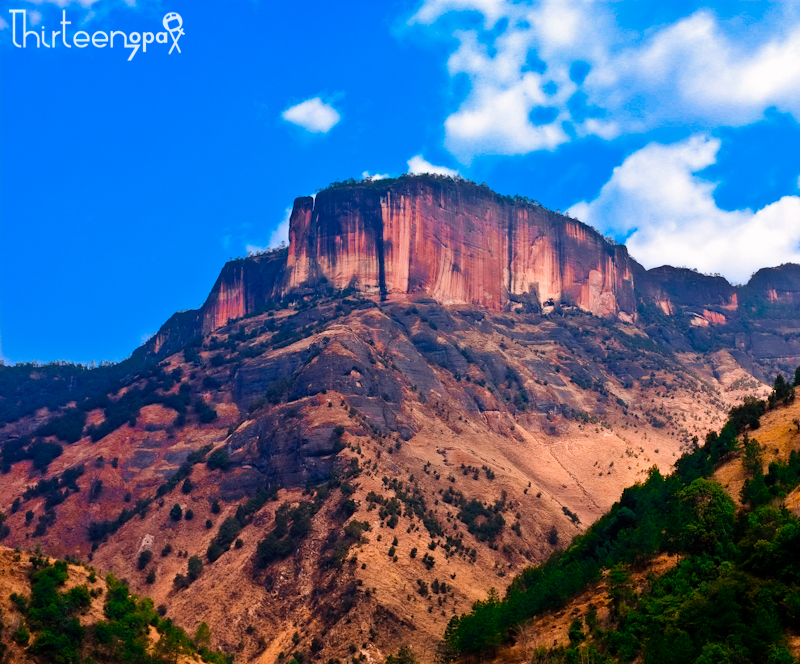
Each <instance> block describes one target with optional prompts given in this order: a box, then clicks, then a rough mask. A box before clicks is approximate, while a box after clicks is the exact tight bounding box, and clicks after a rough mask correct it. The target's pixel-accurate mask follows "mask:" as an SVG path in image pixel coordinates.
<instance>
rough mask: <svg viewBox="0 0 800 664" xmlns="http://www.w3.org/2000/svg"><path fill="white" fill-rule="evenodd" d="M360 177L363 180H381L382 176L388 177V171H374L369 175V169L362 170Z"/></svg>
mask: <svg viewBox="0 0 800 664" xmlns="http://www.w3.org/2000/svg"><path fill="white" fill-rule="evenodd" d="M361 177H362V178H364V179H365V180H383V179H384V178H388V177H389V174H388V173H375V175H370V174H369V171H364V172H363V173H362V174H361Z"/></svg>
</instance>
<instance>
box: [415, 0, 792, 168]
mask: <svg viewBox="0 0 800 664" xmlns="http://www.w3.org/2000/svg"><path fill="white" fill-rule="evenodd" d="M621 4H622V3H598V2H592V1H591V0H540V1H538V2H531V1H528V2H520V3H512V2H506V1H504V0H426V1H425V2H424V3H423V5H422V7H421V8H420V9H419V11H418V12H417V13H416V14H415V15H414V16H413V17H412V18H411V20H410V21H409V22H410V23H417V24H423V25H431V24H433V23H435V22H436V21H437V20H438V19H439V18H440V17H441V16H443V15H444V14H446V13H450V12H452V13H454V18H453V20H455V21H456V22H458V21H459V20H460V16H461V13H463V14H464V25H467V24H469V25H472V23H467V21H468V20H469V17H468V13H469V12H479V13H481V14H482V15H483V16H484V19H485V20H484V25H485V28H487V29H493V31H492V32H487V31H486V30H474V29H473V30H463V29H462V30H455V31H454V33H453V36H454V37H456V39H457V40H458V42H459V46H458V48H457V49H456V50H455V51H454V52H453V53H452V54H451V55H450V58H449V60H448V70H449V72H450V74H451V76H453V77H458V76H466V77H467V78H468V79H469V82H470V86H469V91H468V93H467V95H466V97H465V99H464V100H463V101H462V103H461V105H460V107H459V108H458V109H457V110H456V111H455V112H454V113H453V114H451V115H450V116H449V117H448V118H447V120H446V121H445V143H446V145H447V147H448V149H450V151H451V152H453V154H455V155H456V156H458V157H459V159H461V160H462V161H463V162H465V163H468V162H469V161H470V160H471V159H472V158H473V157H474V156H476V155H479V154H504V155H513V154H524V153H527V152H531V151H534V150H552V149H554V148H556V147H558V146H559V145H560V144H562V143H565V142H567V141H569V140H571V136H588V135H597V136H600V137H601V138H604V139H611V138H614V137H616V136H618V135H620V134H621V133H624V132H640V131H646V130H648V129H651V128H653V127H657V126H662V125H664V124H684V125H691V126H704V127H716V126H723V125H724V126H741V125H743V124H749V123H751V122H754V121H757V120H758V119H760V118H761V117H762V116H763V113H764V111H765V109H767V108H770V107H772V106H775V107H777V108H778V109H779V110H781V111H784V112H788V113H791V114H792V115H794V117H795V118H796V119H798V120H800V95H798V94H797V90H798V89H800V13H798V12H797V11H796V10H795V8H793V6H792V3H776V4H775V5H773V6H772V11H770V12H767V14H766V17H765V18H763V19H761V20H760V21H759V22H757V23H755V24H750V25H747V27H746V28H742V27H741V26H740V27H739V31H738V32H736V30H733V29H727V28H726V26H723V24H721V22H720V21H719V20H718V19H717V18H716V16H715V15H713V14H712V13H711V12H709V11H707V10H700V11H697V12H695V13H694V14H692V15H690V16H688V17H685V18H682V19H680V20H678V21H675V22H674V23H672V24H667V25H664V26H652V27H651V28H649V29H647V30H645V31H644V32H643V33H642V34H635V33H633V32H631V31H626V30H623V29H622V28H621V27H620V26H619V25H618V24H617V21H616V15H615V12H617V11H620V9H619V7H620V5H621ZM501 19H505V20H506V21H507V23H506V24H501V23H500V20H501ZM726 25H727V24H726ZM730 25H733V24H732V23H731V24H730ZM737 25H738V24H737ZM498 26H499V27H498ZM726 29H727V31H726ZM537 62H539V63H540V64H535V63H537ZM573 66H578V67H584V68H585V71H584V72H583V76H575V77H574V78H575V80H573V77H571V76H570V69H571V67H573ZM575 93H580V94H579V97H574V96H573V95H575ZM581 100H583V103H579V102H581Z"/></svg>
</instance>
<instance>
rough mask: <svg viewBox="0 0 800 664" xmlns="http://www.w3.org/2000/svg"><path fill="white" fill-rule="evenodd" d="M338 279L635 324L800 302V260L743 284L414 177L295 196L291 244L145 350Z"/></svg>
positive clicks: (551, 217)
mask: <svg viewBox="0 0 800 664" xmlns="http://www.w3.org/2000/svg"><path fill="white" fill-rule="evenodd" d="M331 287H332V288H334V289H338V290H341V289H346V288H350V287H353V288H355V289H357V290H358V291H360V292H361V293H362V294H364V295H367V296H369V297H373V298H374V299H376V300H377V299H383V300H389V301H398V300H400V301H402V300H420V299H425V298H427V299H430V300H432V301H435V302H437V303H439V304H442V305H456V306H466V307H474V308H484V309H488V310H494V311H503V310H506V311H508V310H511V309H514V310H517V309H520V308H521V309H522V310H523V311H526V312H531V313H538V312H542V311H543V312H545V313H547V312H549V311H551V310H552V308H553V307H555V306H557V305H563V306H574V307H578V308H580V309H583V310H585V311H588V312H591V313H593V314H595V315H598V316H607V317H614V316H616V317H619V318H620V319H622V320H625V321H627V322H633V321H635V320H637V317H638V313H637V312H638V310H639V305H640V304H644V305H645V311H650V312H657V313H658V315H659V316H660V315H662V314H663V315H666V316H667V317H671V318H673V319H675V320H678V319H680V318H681V317H686V319H687V321H688V323H689V324H690V325H691V326H692V327H694V328H695V329H699V328H703V327H709V326H711V327H719V326H726V325H728V326H729V325H730V324H731V321H732V320H733V321H736V320H738V319H739V318H740V317H741V315H746V316H749V317H751V318H752V317H753V316H757V317H760V318H766V317H769V316H770V315H772V313H770V312H774V311H775V310H776V309H780V310H781V316H782V317H783V318H785V316H786V311H800V266H797V265H783V266H780V267H777V268H767V269H764V270H760V271H759V272H758V273H756V274H755V275H754V276H753V278H752V279H751V281H750V283H748V284H747V285H746V286H743V287H737V286H733V285H732V284H730V283H729V282H728V281H726V280H725V279H724V278H723V277H720V276H708V275H704V274H699V273H697V272H694V271H693V270H688V269H686V268H674V267H670V266H663V267H659V268H655V269H652V270H645V269H644V268H643V267H642V266H641V265H639V264H638V263H637V262H636V261H635V260H633V259H632V258H631V257H629V256H628V253H627V250H626V248H625V247H624V246H616V245H614V244H612V243H609V242H608V241H606V239H605V238H604V237H603V236H602V235H600V234H599V233H598V232H597V231H595V230H594V229H593V228H591V227H589V226H587V225H585V224H582V223H581V222H579V221H577V220H575V219H571V218H569V217H566V216H563V215H561V214H558V213H556V212H553V211H551V210H547V209H546V208H543V207H541V206H539V205H537V204H533V203H531V202H529V201H527V200H526V199H518V198H510V197H507V196H500V195H498V194H496V193H494V192H492V191H491V190H489V189H488V188H487V187H485V186H483V185H476V184H474V183H470V182H465V181H461V180H453V179H450V178H443V177H438V176H416V177H412V176H405V177H402V178H399V179H396V180H389V181H377V182H375V181H365V182H354V183H352V184H349V185H347V186H337V187H331V188H329V189H326V190H324V191H321V192H320V193H319V194H318V195H317V196H316V197H315V198H314V197H310V196H306V197H302V198H298V199H297V200H296V201H295V203H294V207H293V210H292V214H291V218H290V228H289V247H288V249H284V250H280V251H276V252H272V253H270V254H265V255H260V256H253V257H248V258H245V259H239V260H236V261H232V262H230V263H227V264H226V265H225V267H224V268H223V270H222V273H221V274H220V276H219V278H218V279H217V282H216V284H215V285H214V288H213V289H212V291H211V293H210V295H209V297H208V299H207V301H206V303H205V304H204V305H203V307H202V308H201V309H199V310H196V311H187V312H182V313H179V314H176V315H175V316H173V317H172V318H171V319H170V320H169V321H168V322H167V323H166V324H165V325H164V327H163V328H162V329H161V330H160V331H159V333H158V334H157V335H156V336H155V337H154V338H153V339H152V340H151V341H150V342H148V344H147V346H146V348H145V350H144V352H148V353H155V354H156V355H157V356H161V357H164V356H166V355H167V354H169V353H171V352H174V351H175V350H177V349H178V348H181V347H183V346H184V345H185V344H186V343H187V342H189V341H190V340H191V339H193V338H194V337H196V336H198V335H202V334H208V333H210V332H213V331H214V330H216V329H218V328H220V327H222V326H224V325H225V324H226V323H227V322H228V321H230V320H233V319H238V318H241V317H242V316H245V315H248V314H252V313H253V312H255V311H257V310H258V309H260V308H262V307H264V306H265V305H268V304H269V303H271V302H274V301H277V300H280V299H282V298H285V297H292V296H302V295H305V294H311V293H314V292H319V291H320V290H321V289H329V288H331ZM745 301H746V302H747V303H748V306H747V307H745V309H744V310H742V303H743V302H745ZM653 307H655V309H653ZM765 312H766V313H765ZM676 317H677V318H676ZM644 322H645V324H650V323H652V322H653V321H652V320H650V321H644ZM773 327H779V326H777V325H773ZM776 352H777V351H776Z"/></svg>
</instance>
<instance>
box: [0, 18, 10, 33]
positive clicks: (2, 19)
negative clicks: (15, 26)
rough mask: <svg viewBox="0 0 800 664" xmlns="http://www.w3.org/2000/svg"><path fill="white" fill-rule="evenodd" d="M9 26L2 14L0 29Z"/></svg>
mask: <svg viewBox="0 0 800 664" xmlns="http://www.w3.org/2000/svg"><path fill="white" fill-rule="evenodd" d="M7 27H8V23H7V22H6V20H5V19H4V18H3V17H2V16H0V30H5V29H6V28H7Z"/></svg>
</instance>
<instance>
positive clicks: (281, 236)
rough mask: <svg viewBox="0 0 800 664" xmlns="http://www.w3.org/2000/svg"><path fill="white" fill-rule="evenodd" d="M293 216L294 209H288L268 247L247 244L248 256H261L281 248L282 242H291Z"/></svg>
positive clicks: (271, 235)
mask: <svg viewBox="0 0 800 664" xmlns="http://www.w3.org/2000/svg"><path fill="white" fill-rule="evenodd" d="M291 216H292V208H290V207H288V208H286V211H285V213H284V215H283V219H282V220H281V221H280V222H279V223H278V225H277V226H276V227H275V230H273V231H272V233H271V234H270V236H269V241H268V242H267V244H266V246H261V245H258V244H247V245H246V246H245V251H246V252H247V253H248V254H260V253H262V252H264V251H266V250H267V249H270V248H272V249H275V248H277V247H280V246H281V243H282V242H286V243H288V242H289V219H290V218H291Z"/></svg>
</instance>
